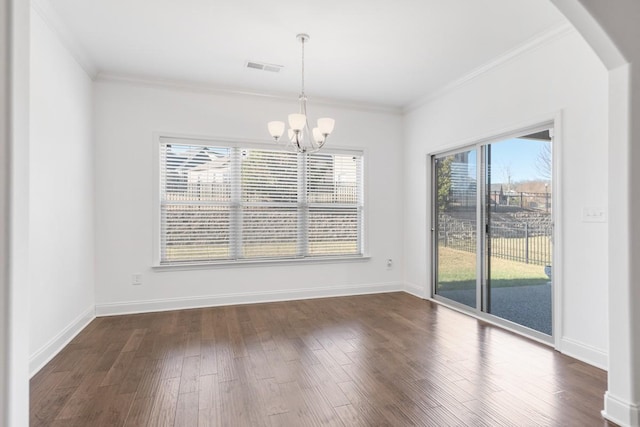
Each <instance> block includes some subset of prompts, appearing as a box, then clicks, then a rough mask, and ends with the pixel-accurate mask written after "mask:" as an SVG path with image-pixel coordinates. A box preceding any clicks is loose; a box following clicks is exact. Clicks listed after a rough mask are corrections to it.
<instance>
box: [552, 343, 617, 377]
mask: <svg viewBox="0 0 640 427" xmlns="http://www.w3.org/2000/svg"><path fill="white" fill-rule="evenodd" d="M558 350H559V351H560V352H561V353H563V354H566V355H567V356H571V357H573V358H574V359H578V360H581V361H583V362H585V363H588V364H589V365H593V366H595V367H597V368H600V369H604V370H605V371H606V370H608V369H609V356H608V354H607V352H606V351H604V350H601V349H599V348H595V347H592V346H590V345H588V344H585V343H581V342H579V341H576V340H573V339H571V338H561V339H560V348H559V349H558Z"/></svg>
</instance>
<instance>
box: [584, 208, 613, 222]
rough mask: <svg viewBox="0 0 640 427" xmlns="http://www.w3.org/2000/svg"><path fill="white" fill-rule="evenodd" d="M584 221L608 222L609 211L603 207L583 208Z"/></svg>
mask: <svg viewBox="0 0 640 427" xmlns="http://www.w3.org/2000/svg"><path fill="white" fill-rule="evenodd" d="M582 222H607V212H606V210H605V209H604V208H601V207H586V208H583V209H582Z"/></svg>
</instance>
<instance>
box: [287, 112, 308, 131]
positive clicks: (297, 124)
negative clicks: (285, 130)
mask: <svg viewBox="0 0 640 427" xmlns="http://www.w3.org/2000/svg"><path fill="white" fill-rule="evenodd" d="M306 123H307V116H305V115H304V114H289V126H291V129H293V130H294V131H301V130H302V128H304V125H305V124H306Z"/></svg>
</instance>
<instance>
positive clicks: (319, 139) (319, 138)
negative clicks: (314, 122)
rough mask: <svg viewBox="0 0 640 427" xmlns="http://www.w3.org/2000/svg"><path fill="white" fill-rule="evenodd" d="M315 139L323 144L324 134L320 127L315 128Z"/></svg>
mask: <svg viewBox="0 0 640 427" xmlns="http://www.w3.org/2000/svg"><path fill="white" fill-rule="evenodd" d="M313 139H314V140H315V141H316V142H317V143H318V144H321V143H322V142H324V136H322V133H320V129H318V128H313Z"/></svg>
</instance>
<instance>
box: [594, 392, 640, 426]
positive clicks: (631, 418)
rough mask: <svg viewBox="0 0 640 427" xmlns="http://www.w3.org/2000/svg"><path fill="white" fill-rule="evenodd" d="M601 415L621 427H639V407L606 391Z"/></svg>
mask: <svg viewBox="0 0 640 427" xmlns="http://www.w3.org/2000/svg"><path fill="white" fill-rule="evenodd" d="M602 416H603V417H604V418H605V419H607V420H609V421H611V422H614V423H616V424H617V425H619V426H621V427H640V407H638V405H635V404H633V403H631V402H627V401H625V400H623V399H620V398H619V397H617V396H614V395H612V394H611V393H609V392H606V393H605V395H604V410H603V411H602Z"/></svg>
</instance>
